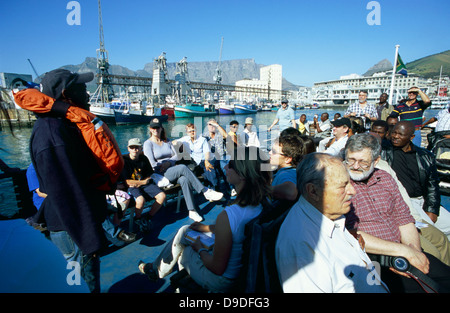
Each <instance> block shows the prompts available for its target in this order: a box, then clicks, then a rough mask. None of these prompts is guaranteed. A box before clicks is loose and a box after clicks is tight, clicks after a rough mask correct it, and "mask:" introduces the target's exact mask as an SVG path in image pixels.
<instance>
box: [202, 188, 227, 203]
mask: <svg viewBox="0 0 450 313" xmlns="http://www.w3.org/2000/svg"><path fill="white" fill-rule="evenodd" d="M203 195H204V196H205V198H206V200H208V201H209V202H214V201H219V200H220V199H222V198H223V193H221V192H217V191H215V190H212V189H208V190H207V191H206V192H205V193H204V194H203Z"/></svg>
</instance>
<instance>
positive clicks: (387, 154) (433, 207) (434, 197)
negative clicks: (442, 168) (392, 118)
mask: <svg viewBox="0 0 450 313" xmlns="http://www.w3.org/2000/svg"><path fill="white" fill-rule="evenodd" d="M414 149H415V150H416V160H417V165H418V167H419V179H420V181H419V183H420V185H421V186H422V196H423V198H424V200H425V201H424V204H423V210H424V211H425V212H430V213H434V214H436V215H439V209H440V207H441V194H440V191H439V176H438V173H437V168H436V158H435V156H434V155H433V154H432V153H431V152H430V151H428V150H426V149H423V148H420V147H418V146H416V145H414ZM381 158H382V159H383V160H385V161H386V162H388V163H389V165H390V166H392V161H393V159H394V147H393V146H392V144H391V143H390V142H389V143H388V144H385V145H383V149H382V152H381Z"/></svg>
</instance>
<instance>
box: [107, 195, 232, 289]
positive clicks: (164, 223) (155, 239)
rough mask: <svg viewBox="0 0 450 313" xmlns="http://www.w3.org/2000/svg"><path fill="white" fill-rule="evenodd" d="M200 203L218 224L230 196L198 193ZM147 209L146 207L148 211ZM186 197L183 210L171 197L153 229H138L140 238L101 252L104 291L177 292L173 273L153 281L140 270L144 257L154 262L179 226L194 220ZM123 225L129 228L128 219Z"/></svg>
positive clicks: (208, 218)
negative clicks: (216, 199) (212, 197)
mask: <svg viewBox="0 0 450 313" xmlns="http://www.w3.org/2000/svg"><path fill="white" fill-rule="evenodd" d="M195 197H196V200H197V203H199V207H200V211H199V213H200V214H201V215H202V216H203V217H204V218H205V221H204V222H203V223H205V224H214V223H215V220H216V217H217V215H218V214H219V213H220V212H221V211H222V210H223V208H224V207H225V205H226V203H227V200H226V199H225V198H224V199H225V200H224V199H222V201H219V202H213V203H211V202H208V201H207V200H205V198H204V197H203V195H198V194H197V195H195ZM144 212H145V211H144ZM192 222H193V221H192V220H191V219H190V218H189V217H188V211H187V209H186V205H185V203H184V200H182V201H181V208H180V212H179V213H177V212H176V199H173V200H169V201H168V202H167V204H166V205H165V206H163V207H162V208H161V209H160V210H159V211H158V213H157V214H156V215H155V216H154V217H153V219H152V223H153V229H152V230H151V231H150V232H149V233H147V234H140V233H138V236H137V240H136V241H135V242H133V243H130V244H128V245H125V246H122V247H116V246H113V245H110V246H109V247H108V249H106V251H105V252H104V253H103V254H102V256H101V265H100V271H101V272H100V279H101V292H103V293H106V292H110V293H173V292H174V290H172V289H171V287H170V279H169V278H170V275H169V276H168V277H166V278H165V279H161V280H159V281H158V282H151V281H150V280H149V279H148V278H147V276H145V275H142V274H141V273H140V272H139V270H138V263H139V261H140V260H142V261H144V262H152V261H153V260H154V259H155V258H156V257H157V256H158V255H159V253H160V252H161V250H162V249H163V247H164V246H165V244H166V243H167V242H168V241H170V240H171V239H172V237H173V236H174V235H175V234H176V232H177V231H178V229H180V228H181V227H182V226H184V225H190V224H192ZM122 225H123V227H124V229H125V230H128V220H125V219H124V220H123V221H122Z"/></svg>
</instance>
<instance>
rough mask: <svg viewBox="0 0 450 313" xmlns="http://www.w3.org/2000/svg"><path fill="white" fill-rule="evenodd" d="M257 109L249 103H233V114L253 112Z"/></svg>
mask: <svg viewBox="0 0 450 313" xmlns="http://www.w3.org/2000/svg"><path fill="white" fill-rule="evenodd" d="M257 112H258V110H257V109H256V106H254V105H250V104H235V105H234V114H255V113H257Z"/></svg>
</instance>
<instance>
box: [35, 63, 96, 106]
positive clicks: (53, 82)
mask: <svg viewBox="0 0 450 313" xmlns="http://www.w3.org/2000/svg"><path fill="white" fill-rule="evenodd" d="M93 79H94V73H92V72H87V73H81V74H78V73H73V72H71V71H69V70H65V69H56V70H53V71H50V72H47V73H45V74H44V77H42V80H41V92H42V93H44V94H46V95H47V96H49V97H52V98H54V99H59V98H61V96H62V91H63V90H64V89H67V88H68V87H70V86H71V85H72V84H82V83H87V82H90V81H91V80H93Z"/></svg>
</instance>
